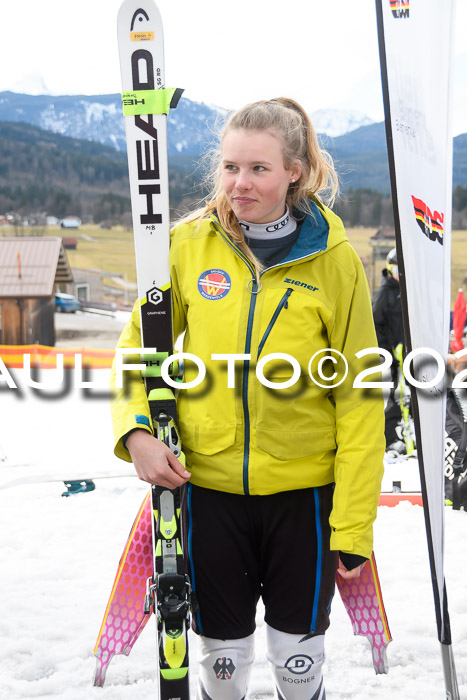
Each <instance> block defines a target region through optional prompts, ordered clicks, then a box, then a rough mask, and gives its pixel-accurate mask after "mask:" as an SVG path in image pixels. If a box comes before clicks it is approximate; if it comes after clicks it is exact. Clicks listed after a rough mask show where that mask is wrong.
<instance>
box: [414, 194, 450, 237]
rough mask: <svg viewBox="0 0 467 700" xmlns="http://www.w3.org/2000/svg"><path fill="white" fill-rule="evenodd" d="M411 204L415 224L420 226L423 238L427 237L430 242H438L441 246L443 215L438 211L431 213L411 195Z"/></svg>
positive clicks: (422, 202) (423, 203)
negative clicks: (415, 220)
mask: <svg viewBox="0 0 467 700" xmlns="http://www.w3.org/2000/svg"><path fill="white" fill-rule="evenodd" d="M412 202H413V207H414V210H415V218H416V219H417V224H418V225H419V226H420V228H421V230H422V231H423V233H424V234H425V236H427V238H429V239H430V241H438V243H440V244H441V245H443V235H444V228H443V223H444V214H440V212H439V211H434V212H433V213H432V212H431V210H430V209H429V207H428V206H427V205H426V204H425V202H424V201H423V200H421V199H417V198H416V197H414V196H413V195H412Z"/></svg>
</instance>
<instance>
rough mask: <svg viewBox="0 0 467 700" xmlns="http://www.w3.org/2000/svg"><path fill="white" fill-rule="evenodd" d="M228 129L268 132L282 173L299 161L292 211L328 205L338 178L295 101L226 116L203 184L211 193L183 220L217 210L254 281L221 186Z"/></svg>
mask: <svg viewBox="0 0 467 700" xmlns="http://www.w3.org/2000/svg"><path fill="white" fill-rule="evenodd" d="M232 129H249V130H251V131H269V132H272V133H273V134H274V135H276V136H278V137H279V139H280V141H281V143H282V147H283V156H284V167H285V169H286V170H289V169H290V168H291V166H292V165H293V163H294V161H297V160H299V161H300V163H301V175H300V177H299V178H298V180H297V181H296V182H293V183H291V184H290V186H289V189H288V191H287V196H286V204H287V205H288V207H289V209H290V211H291V212H292V211H293V210H294V209H295V210H297V209H298V210H299V211H301V212H303V213H304V214H306V213H311V205H310V202H309V200H310V198H313V197H318V196H319V197H320V199H322V200H323V201H325V202H326V203H328V204H332V203H333V202H334V199H335V197H336V195H337V192H338V178H337V173H336V171H335V169H334V165H333V162H332V158H331V156H330V155H329V154H328V153H327V152H326V151H324V150H322V149H321V148H320V146H319V143H318V139H317V136H316V132H315V129H314V127H313V125H312V123H311V120H310V118H309V117H308V115H307V113H306V112H305V111H304V109H303V108H302V107H301V106H300V105H299V104H298V103H297V102H295V101H294V100H291V99H289V98H286V97H278V98H275V99H272V100H261V101H259V102H253V103H251V104H248V105H246V106H245V107H242V108H241V109H239V110H237V111H236V112H234V113H233V114H232V115H231V116H230V117H229V119H228V120H227V122H226V123H225V125H224V127H223V129H222V131H221V135H220V139H219V146H218V147H217V148H216V149H214V150H213V151H212V152H211V153H210V154H209V156H208V158H209V162H210V163H209V164H210V167H209V172H208V174H207V176H206V178H205V181H206V184H207V185H208V187H209V191H210V194H209V195H208V197H207V199H206V202H205V204H204V206H202V207H201V208H200V209H197V210H196V211H195V212H193V213H192V214H190V215H189V216H188V217H186V218H185V219H184V221H194V220H196V219H199V220H200V221H201V220H202V219H203V218H204V217H206V216H208V215H210V214H212V213H213V212H214V211H216V212H217V216H218V218H219V221H220V224H221V226H222V228H223V229H224V231H225V232H226V233H227V234H228V236H229V237H230V238H231V240H232V241H233V242H234V243H235V244H236V245H237V246H238V247H239V248H240V250H242V251H243V253H244V254H245V255H246V257H247V258H248V259H249V260H250V261H251V263H252V264H253V265H254V267H255V269H256V274H257V276H259V273H260V272H261V270H262V265H261V263H260V262H259V261H258V260H257V259H256V257H255V255H254V254H253V252H252V251H251V250H250V248H249V247H248V246H247V244H246V242H245V238H244V235H243V230H242V228H241V226H240V224H239V223H238V220H237V217H236V216H235V214H234V212H233V210H232V208H231V207H230V205H229V203H228V201H227V197H226V195H225V192H224V190H223V187H222V144H223V141H224V138H225V136H226V134H227V133H228V132H229V131H230V130H232Z"/></svg>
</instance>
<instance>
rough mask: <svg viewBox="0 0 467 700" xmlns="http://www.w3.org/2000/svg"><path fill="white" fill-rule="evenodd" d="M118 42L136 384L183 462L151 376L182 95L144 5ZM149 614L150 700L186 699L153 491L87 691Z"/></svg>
mask: <svg viewBox="0 0 467 700" xmlns="http://www.w3.org/2000/svg"><path fill="white" fill-rule="evenodd" d="M118 43H119V53H120V65H121V74H122V87H123V93H122V103H123V113H124V116H125V128H126V139H127V151H128V168H129V175H130V192H131V207H132V214H133V230H134V238H135V253H136V267H137V281H138V298H139V303H140V311H141V344H142V348H144V349H145V350H147V354H144V355H143V357H142V361H143V364H144V365H145V368H146V369H145V371H144V372H143V374H144V381H145V385H146V391H147V394H148V402H149V408H150V414H151V419H152V423H153V427H154V435H155V436H156V437H157V438H159V439H160V440H163V441H164V442H165V443H166V444H167V445H168V446H169V447H170V448H171V449H172V450H173V452H174V454H175V455H176V456H177V457H178V459H180V460H181V461H183V454H182V452H181V441H180V437H179V434H178V431H177V427H176V420H177V413H176V403H175V397H174V395H173V392H172V391H171V390H170V389H168V388H167V386H166V384H165V382H164V381H163V379H162V377H161V366H162V363H163V361H164V360H165V359H166V358H167V357H169V356H170V355H172V354H173V339H172V309H171V294H170V276H169V230H170V223H169V178H168V164H167V124H166V122H167V114H168V111H169V109H170V108H171V107H176V105H177V102H178V100H179V98H180V96H181V93H182V91H181V90H178V89H167V88H166V87H165V75H164V42H163V32H162V22H161V18H160V14H159V11H158V9H157V7H156V5H155V4H154V3H153V2H152V1H151V0H125V1H124V2H123V4H122V6H121V8H120V11H119V15H118ZM156 345H157V350H156ZM143 599H144V605H141V601H142V600H143ZM152 612H154V613H155V614H156V617H157V636H158V649H159V687H160V698H161V700H186V699H187V698H189V679H188V626H189V612H190V583H189V580H188V578H187V577H186V575H185V564H184V557H183V552H182V546H181V527H180V491H179V489H175V490H173V491H171V490H169V489H167V488H162V487H160V486H153V487H152V488H151V491H150V494H148V496H147V497H146V498H145V500H144V502H143V504H142V506H141V508H140V511H139V513H138V515H137V517H136V520H135V523H134V525H133V528H132V531H131V533H130V537H129V539H128V542H127V546H126V547H125V550H124V553H123V556H122V559H121V560H120V565H119V569H118V572H117V576H116V579H115V583H114V587H113V589H112V593H111V596H110V600H109V603H108V606H107V609H106V612H105V616H104V621H103V623H102V626H101V629H100V632H99V637H98V640H97V643H96V647H95V650H94V653H95V655H96V657H97V669H96V675H95V678H94V685H99V686H102V685H103V684H104V680H105V673H106V669H107V666H108V664H109V662H110V660H111V658H112V656H113V655H114V654H118V653H124V654H129V652H130V650H131V648H132V646H133V644H134V643H135V641H136V639H137V638H138V637H139V635H140V633H141V631H142V629H143V628H144V626H145V624H146V622H147V620H148V618H149V616H150V614H151V613H152Z"/></svg>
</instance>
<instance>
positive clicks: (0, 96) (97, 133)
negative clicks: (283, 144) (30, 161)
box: [0, 91, 225, 155]
mask: <svg viewBox="0 0 467 700" xmlns="http://www.w3.org/2000/svg"><path fill="white" fill-rule="evenodd" d="M223 114H225V110H222V109H221V108H216V107H208V106H207V105H205V104H202V103H200V102H192V101H191V100H188V99H182V100H181V101H180V103H179V105H178V107H177V109H176V110H173V111H172V112H171V113H170V114H169V117H168V122H169V125H170V126H169V130H168V134H169V143H168V150H169V154H176V153H181V154H191V155H198V154H199V153H201V151H202V150H203V149H204V147H205V144H206V143H209V142H210V141H211V140H212V139H213V131H214V130H215V126H216V121H217V120H219V118H220V117H222V115H223ZM0 121H8V122H27V123H28V124H33V125H34V126H38V127H40V128H41V129H45V130H47V131H52V132H54V133H56V134H62V135H63V136H70V137H72V138H77V139H84V140H88V141H95V142H97V143H101V144H103V145H105V146H111V147H112V148H115V149H116V150H117V151H125V150H126V141H125V124H124V121H123V115H122V107H121V97H120V95H119V94H115V95H95V96H89V95H61V96H52V95H26V94H17V93H15V92H9V91H8V92H0Z"/></svg>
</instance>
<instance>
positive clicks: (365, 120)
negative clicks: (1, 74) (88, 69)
mask: <svg viewBox="0 0 467 700" xmlns="http://www.w3.org/2000/svg"><path fill="white" fill-rule="evenodd" d="M22 87H23V88H24V92H28V93H29V94H18V90H16V89H15V91H10V92H0V121H9V122H11V121H25V122H27V123H28V124H34V125H35V126H39V127H41V129H46V130H48V131H54V132H55V133H58V134H63V135H64V136H71V137H72V138H78V139H88V140H91V141H97V142H99V143H103V144H104V145H106V146H113V147H114V148H115V149H116V150H119V151H124V150H125V149H126V143H125V126H124V121H123V116H122V109H121V98H120V95H118V94H115V95H95V96H91V97H90V96H89V95H62V96H52V95H49V94H39V93H40V91H41V89H42V91H43V92H44V93H46V92H47V88H46V87H45V85H44V84H43V81H42V78H41V77H40V76H37V75H35V74H32V75H30V76H27V78H26V79H25V81H24V82H23V83H21V84H20V85H18V88H20V89H21V88H22ZM225 113H226V110H223V109H221V108H220V107H210V106H208V105H205V104H203V103H200V102H193V101H192V100H188V99H182V100H181V101H180V103H179V105H178V107H177V109H176V110H174V111H172V112H171V113H170V114H169V124H170V128H169V131H168V134H169V154H170V153H174V154H175V153H183V154H191V155H199V154H200V153H201V151H203V150H204V149H205V144H206V143H207V142H209V141H210V140H212V134H213V131H215V127H216V122H219V121H222V117H223V116H224V115H225ZM311 116H312V120H313V124H314V126H315V128H316V130H317V131H318V132H322V133H324V134H328V135H329V136H340V135H342V134H345V133H347V132H349V131H352V130H354V129H357V128H358V127H360V126H364V125H367V124H371V123H373V122H372V120H371V119H370V118H369V117H367V116H365V115H364V114H361V113H359V112H356V111H354V110H338V109H320V110H317V111H316V112H314V113H313V114H312V115H311ZM193 127H195V128H193Z"/></svg>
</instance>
